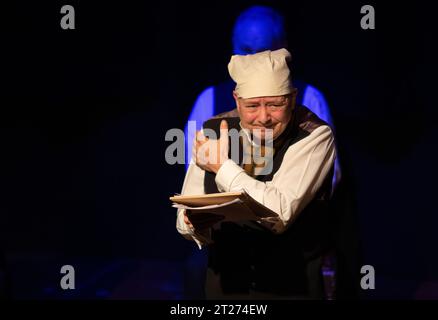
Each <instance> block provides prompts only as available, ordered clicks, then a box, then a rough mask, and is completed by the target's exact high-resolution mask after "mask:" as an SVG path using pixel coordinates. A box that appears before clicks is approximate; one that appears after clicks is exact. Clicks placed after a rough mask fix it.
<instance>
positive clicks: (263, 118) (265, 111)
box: [258, 106, 271, 124]
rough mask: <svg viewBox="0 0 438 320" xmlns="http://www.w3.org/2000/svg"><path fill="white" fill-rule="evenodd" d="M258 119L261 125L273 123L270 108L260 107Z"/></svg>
mask: <svg viewBox="0 0 438 320" xmlns="http://www.w3.org/2000/svg"><path fill="white" fill-rule="evenodd" d="M258 118H259V121H260V123H262V124H268V123H269V122H270V121H271V113H270V112H269V107H267V106H260V112H259V116H258Z"/></svg>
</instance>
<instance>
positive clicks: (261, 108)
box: [233, 91, 296, 141]
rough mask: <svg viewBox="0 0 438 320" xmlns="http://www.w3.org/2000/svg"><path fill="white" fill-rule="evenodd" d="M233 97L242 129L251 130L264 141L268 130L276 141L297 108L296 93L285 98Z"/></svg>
mask: <svg viewBox="0 0 438 320" xmlns="http://www.w3.org/2000/svg"><path fill="white" fill-rule="evenodd" d="M233 95H234V99H235V100H236V105H237V110H238V112H239V116H240V121H241V125H242V127H243V128H245V129H249V130H251V131H252V132H253V133H255V134H256V135H257V136H258V138H260V139H261V140H262V141H263V140H264V139H265V136H266V130H267V129H271V130H272V131H273V138H274V139H275V138H277V137H278V136H279V135H280V134H281V133H282V132H283V131H284V130H285V129H286V127H287V124H288V123H289V121H290V120H291V118H292V111H293V109H294V108H295V97H296V91H294V92H293V93H291V94H288V95H285V96H277V97H257V98H248V99H243V98H239V97H238V96H237V95H236V93H235V92H234V93H233ZM254 129H258V130H254ZM268 137H269V136H268Z"/></svg>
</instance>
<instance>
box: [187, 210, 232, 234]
mask: <svg viewBox="0 0 438 320" xmlns="http://www.w3.org/2000/svg"><path fill="white" fill-rule="evenodd" d="M223 219H224V217H223V216H219V215H217V214H213V213H205V212H203V213H199V214H193V213H191V212H190V211H189V212H188V213H187V210H185V211H184V222H185V223H186V224H187V225H188V226H189V228H192V229H194V230H198V231H201V230H205V229H208V228H210V227H212V226H213V225H214V224H216V223H218V222H219V221H221V220H223Z"/></svg>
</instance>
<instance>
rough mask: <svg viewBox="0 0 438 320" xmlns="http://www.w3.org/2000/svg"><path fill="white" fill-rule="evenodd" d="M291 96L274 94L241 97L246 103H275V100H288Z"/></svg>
mask: <svg viewBox="0 0 438 320" xmlns="http://www.w3.org/2000/svg"><path fill="white" fill-rule="evenodd" d="M288 98H289V95H283V96H272V97H255V98H246V99H243V98H239V99H241V100H242V101H243V102H245V103H262V102H264V103H270V102H271V103H274V102H280V103H281V102H287V101H288Z"/></svg>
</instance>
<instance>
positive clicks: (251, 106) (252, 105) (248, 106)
mask: <svg viewBox="0 0 438 320" xmlns="http://www.w3.org/2000/svg"><path fill="white" fill-rule="evenodd" d="M246 107H247V108H256V107H257V106H256V105H255V104H250V105H247V106H246Z"/></svg>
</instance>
